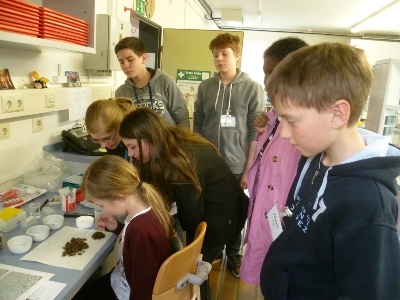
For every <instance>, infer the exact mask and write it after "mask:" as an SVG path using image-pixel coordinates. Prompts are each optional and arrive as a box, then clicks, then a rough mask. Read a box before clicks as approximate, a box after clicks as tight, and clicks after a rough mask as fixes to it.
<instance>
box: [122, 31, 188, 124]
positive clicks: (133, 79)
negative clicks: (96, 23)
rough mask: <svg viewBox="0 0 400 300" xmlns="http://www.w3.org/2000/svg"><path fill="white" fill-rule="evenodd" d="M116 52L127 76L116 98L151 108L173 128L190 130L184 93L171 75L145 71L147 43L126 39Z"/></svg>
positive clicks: (149, 69)
mask: <svg viewBox="0 0 400 300" xmlns="http://www.w3.org/2000/svg"><path fill="white" fill-rule="evenodd" d="M114 51H115V54H116V55H117V58H118V61H119V63H120V65H121V70H122V71H123V72H124V73H125V75H126V76H127V78H126V80H125V83H124V84H122V85H121V86H120V87H119V88H118V89H117V90H116V91H115V96H116V97H128V98H130V99H132V102H133V103H134V104H135V105H136V106H137V107H138V108H139V107H148V108H151V109H152V110H154V111H156V112H157V113H158V114H159V115H160V116H162V117H163V119H164V120H165V121H166V122H167V123H168V124H169V125H171V126H179V127H186V128H189V112H188V110H187V107H186V103H185V99H184V98H183V96H182V92H181V91H180V90H179V87H178V85H177V84H176V82H175V80H174V79H173V78H172V77H171V76H170V75H168V74H167V73H165V72H163V71H162V70H161V69H157V70H154V69H152V68H147V67H146V60H147V53H146V45H145V43H144V42H143V41H142V40H141V39H139V38H137V37H133V36H131V37H126V38H123V39H122V40H120V41H119V42H118V43H117V44H116V45H115V48H114Z"/></svg>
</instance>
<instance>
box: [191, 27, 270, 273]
mask: <svg viewBox="0 0 400 300" xmlns="http://www.w3.org/2000/svg"><path fill="white" fill-rule="evenodd" d="M209 49H210V50H211V53H212V55H213V57H214V65H215V68H216V69H217V71H218V72H216V73H215V74H214V77H212V78H209V79H207V80H204V81H203V82H202V83H201V84H200V85H199V89H198V93H197V97H196V101H195V103H194V113H193V117H194V119H193V131H194V132H197V133H199V134H201V135H202V136H203V137H205V138H206V139H207V140H209V141H210V142H211V143H213V144H214V145H215V147H217V148H218V150H219V152H220V153H221V155H222V157H223V158H224V159H225V162H226V164H227V165H228V167H229V169H230V170H231V171H232V173H233V174H234V175H235V177H236V178H237V179H238V181H239V182H240V185H241V187H242V188H243V189H246V188H247V171H248V168H249V167H250V163H251V160H252V154H253V151H249V149H250V145H251V143H254V140H255V138H256V135H257V131H256V129H255V128H254V126H253V122H254V119H255V118H256V117H257V116H258V115H259V114H260V113H261V112H263V111H264V106H265V105H264V100H265V93H264V91H263V89H262V87H261V85H260V84H259V83H257V82H255V81H253V80H252V79H251V78H250V77H249V75H247V74H246V73H244V72H242V71H241V70H240V69H239V68H237V63H238V61H239V59H240V56H241V51H240V38H239V37H238V36H236V35H233V34H230V33H222V34H218V35H217V36H216V37H215V38H214V39H213V40H212V41H211V42H210V45H209ZM241 240H242V237H241V235H240V234H239V235H238V236H237V237H236V238H235V239H234V240H232V241H230V243H229V244H228V245H227V247H226V251H225V253H226V255H227V261H228V267H229V268H230V270H231V272H232V273H233V275H235V276H236V277H240V275H239V272H240V266H241V263H242V256H241V255H240V254H239V251H240V246H241ZM216 254H218V253H216ZM214 258H215V257H213V258H203V259H204V260H206V261H207V259H209V260H210V259H211V260H213V259H214Z"/></svg>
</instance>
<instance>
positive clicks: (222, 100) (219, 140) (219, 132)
mask: <svg viewBox="0 0 400 300" xmlns="http://www.w3.org/2000/svg"><path fill="white" fill-rule="evenodd" d="M225 90H226V86H225V85H224V91H223V92H222V99H221V109H220V111H219V122H218V123H219V125H218V146H217V149H218V151H221V149H220V147H221V116H222V108H223V106H224V99H225Z"/></svg>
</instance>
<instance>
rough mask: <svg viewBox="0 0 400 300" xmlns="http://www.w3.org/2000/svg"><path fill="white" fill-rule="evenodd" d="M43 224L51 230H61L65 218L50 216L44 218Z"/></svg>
mask: <svg viewBox="0 0 400 300" xmlns="http://www.w3.org/2000/svg"><path fill="white" fill-rule="evenodd" d="M43 223H44V224H45V225H47V226H49V227H50V229H51V230H56V229H59V228H60V227H61V226H63V224H64V216H62V215H49V216H47V217H44V218H43Z"/></svg>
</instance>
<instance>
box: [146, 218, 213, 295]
mask: <svg viewBox="0 0 400 300" xmlns="http://www.w3.org/2000/svg"><path fill="white" fill-rule="evenodd" d="M206 227H207V224H206V222H201V223H200V224H199V225H198V226H197V230H196V235H195V238H194V241H193V242H192V243H191V244H190V245H188V246H186V247H185V248H183V249H182V250H180V251H178V252H176V253H174V254H172V255H171V256H170V257H169V258H168V259H167V260H166V261H165V262H164V263H163V264H162V265H161V268H160V270H159V271H158V275H157V278H156V282H155V284H154V289H153V297H152V299H153V300H191V299H200V288H199V285H198V284H201V283H202V282H203V280H202V279H204V277H206V278H207V276H208V273H209V272H210V270H211V265H210V264H209V263H205V262H198V260H199V255H200V251H201V246H202V244H203V240H204V235H205V233H206ZM198 264H200V265H202V267H201V270H202V274H201V277H203V278H201V277H199V276H197V275H196V272H197V271H198V267H197V266H198ZM204 270H206V271H205V272H206V274H207V276H204V273H205V272H204ZM199 279H200V281H199ZM192 282H195V283H194V284H193V283H192Z"/></svg>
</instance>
